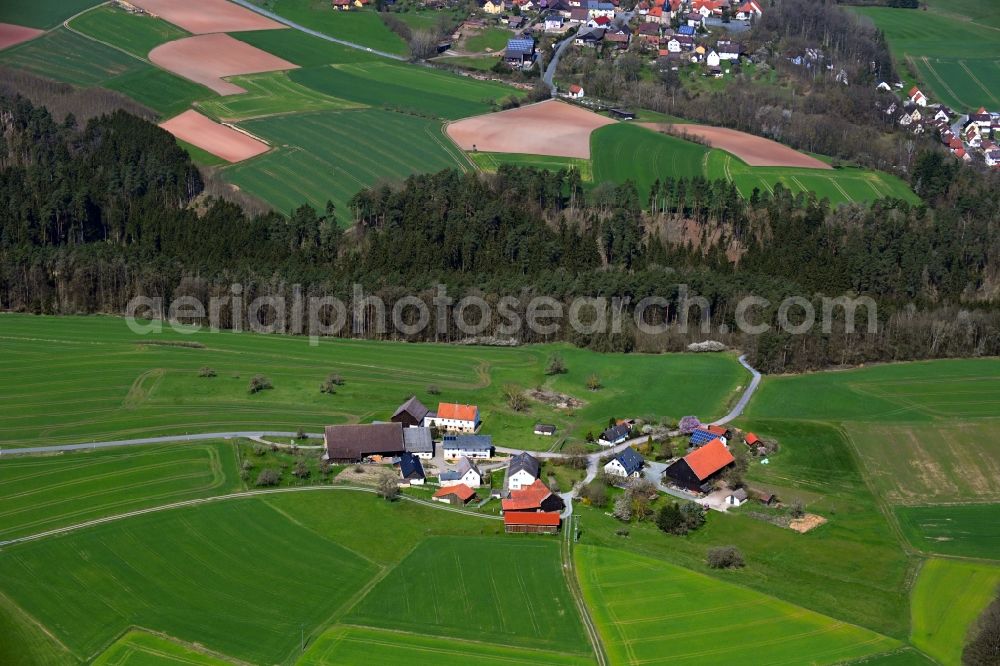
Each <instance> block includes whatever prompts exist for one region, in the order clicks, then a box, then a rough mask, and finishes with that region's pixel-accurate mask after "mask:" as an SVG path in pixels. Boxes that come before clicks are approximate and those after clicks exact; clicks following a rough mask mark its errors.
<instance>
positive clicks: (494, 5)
mask: <svg viewBox="0 0 1000 666" xmlns="http://www.w3.org/2000/svg"><path fill="white" fill-rule="evenodd" d="M505 7H506V5H504V1H503V0H486V2H484V3H483V7H482V9H483V11H484V12H486V13H487V14H493V15H495V14H500V13H501V12H503V10H504V9H505Z"/></svg>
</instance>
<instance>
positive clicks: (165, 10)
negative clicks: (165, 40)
mask: <svg viewBox="0 0 1000 666" xmlns="http://www.w3.org/2000/svg"><path fill="white" fill-rule="evenodd" d="M129 3H130V4H133V5H135V6H136V7H139V8H140V9H144V10H145V11H147V12H149V13H150V14H152V15H154V16H158V17H160V18H162V19H163V20H164V21H168V22H170V23H173V24H174V25H176V26H178V27H180V28H184V29H185V30H187V31H188V32H190V33H192V34H194V35H204V34H207V33H211V32H242V31H244V30H276V29H279V28H280V29H284V27H285V26H283V25H281V24H280V23H278V22H277V21H272V20H271V19H269V18H267V17H266V16H261V15H260V14H256V13H254V12H252V11H250V10H249V9H244V8H243V7H240V6H239V5H235V4H233V3H231V2H227V1H226V0H129Z"/></svg>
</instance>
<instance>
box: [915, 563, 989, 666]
mask: <svg viewBox="0 0 1000 666" xmlns="http://www.w3.org/2000/svg"><path fill="white" fill-rule="evenodd" d="M998 586H1000V567H997V566H987V565H983V564H973V563H969V562H958V561H955V560H928V561H927V562H926V563H925V564H924V566H923V568H922V569H921V570H920V575H919V576H918V577H917V582H916V585H915V586H914V588H913V599H912V602H911V614H912V618H913V635H912V641H913V644H914V645H916V646H917V647H918V648H920V649H921V650H923V651H924V652H926V653H927V654H929V655H931V656H932V657H934V658H935V659H937V660H939V661H940V662H941V663H942V664H944V666H960V664H961V663H962V647H963V646H964V645H965V639H966V632H967V631H968V628H969V627H970V626H972V625H973V623H974V622H975V621H976V619H977V618H978V617H979V614H980V613H982V611H983V609H984V608H986V606H987V604H989V603H990V602H991V601H992V600H993V599H994V597H995V596H996V594H997V589H998Z"/></svg>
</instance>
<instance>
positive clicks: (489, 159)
mask: <svg viewBox="0 0 1000 666" xmlns="http://www.w3.org/2000/svg"><path fill="white" fill-rule="evenodd" d="M468 155H469V157H470V158H471V159H472V161H473V162H475V163H476V166H477V167H479V169H480V170H482V171H484V172H486V173H496V171H497V169H499V168H500V165H501V164H512V165H514V166H519V167H534V168H536V169H549V170H551V171H558V170H560V169H576V170H577V171H579V172H580V177H581V178H582V179H583V180H584V181H586V182H593V179H594V173H593V170H592V169H591V162H590V160H585V159H580V158H576V157H552V156H549V155H522V154H518V153H468Z"/></svg>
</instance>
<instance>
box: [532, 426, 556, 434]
mask: <svg viewBox="0 0 1000 666" xmlns="http://www.w3.org/2000/svg"><path fill="white" fill-rule="evenodd" d="M535 434H536V435H545V436H546V437H551V436H552V435H554V434H556V427H555V426H554V425H550V424H548V423H536V424H535Z"/></svg>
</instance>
